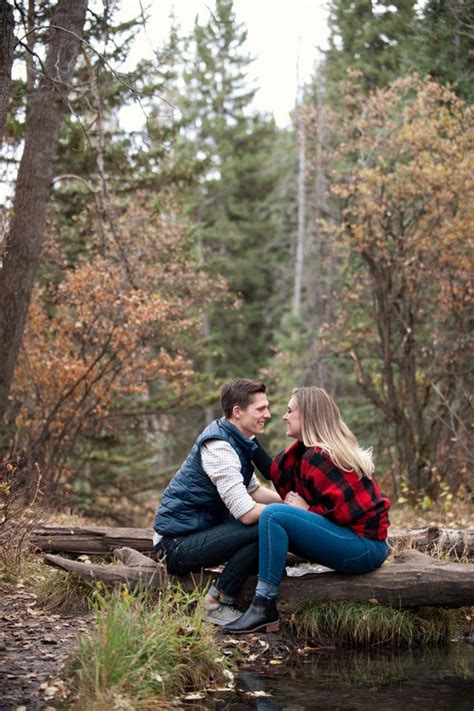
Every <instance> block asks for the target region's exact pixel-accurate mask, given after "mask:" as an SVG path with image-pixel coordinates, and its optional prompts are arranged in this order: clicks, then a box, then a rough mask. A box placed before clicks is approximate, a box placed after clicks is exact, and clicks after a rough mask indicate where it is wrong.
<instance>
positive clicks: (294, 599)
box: [44, 546, 474, 613]
mask: <svg viewBox="0 0 474 711" xmlns="http://www.w3.org/2000/svg"><path fill="white" fill-rule="evenodd" d="M114 555H115V558H116V559H118V560H119V561H120V562H121V563H122V564H121V565H104V564H97V563H91V562H83V561H78V560H71V559H68V558H64V557H62V556H59V555H53V554H51V553H48V554H46V555H45V556H44V560H45V562H46V563H47V564H48V565H51V566H53V567H55V568H59V569H61V570H64V571H67V572H69V573H73V574H74V575H76V576H78V577H79V578H81V579H82V580H86V581H89V582H91V583H94V582H97V581H99V580H100V581H102V582H104V583H105V584H106V585H107V586H115V585H120V584H121V585H125V584H126V585H128V586H129V587H130V588H142V589H143V588H148V589H152V590H162V589H165V588H166V587H168V586H169V585H170V584H173V583H176V582H178V581H179V583H180V585H181V586H182V587H183V588H184V589H185V590H193V589H195V588H196V586H198V587H202V586H203V585H205V584H207V583H208V582H209V581H210V580H211V579H212V578H213V577H215V575H216V571H215V570H203V571H202V572H201V573H199V574H195V575H187V576H183V577H180V578H174V577H173V576H169V575H168V574H167V572H166V569H165V566H164V565H163V564H162V563H156V562H155V561H153V560H152V559H151V558H149V557H147V556H146V555H143V553H140V552H139V551H137V550H135V549H133V548H130V547H127V546H125V547H122V548H118V549H116V550H115V551H114ZM255 584H256V579H255V578H250V579H249V580H248V581H247V583H246V585H245V587H244V590H243V591H242V594H241V597H240V599H239V602H241V603H242V605H245V604H247V603H248V602H249V600H250V599H251V597H252V595H253V592H254V590H255ZM328 600H331V601H343V600H346V601H354V602H371V603H373V604H379V603H381V604H388V605H392V606H395V607H398V608H401V607H414V608H416V607H424V606H431V607H465V606H470V605H474V564H470V563H451V562H446V561H441V560H437V559H435V558H431V557H430V556H428V555H426V554H425V553H422V552H421V551H418V550H414V549H407V550H405V551H403V552H402V553H400V554H399V555H397V556H395V558H394V559H393V560H391V561H387V562H386V563H384V565H383V566H382V567H381V568H379V569H378V570H375V571H374V572H372V573H367V574H365V575H345V574H342V573H336V572H334V571H331V570H329V569H328V568H324V567H323V566H314V565H313V566H304V567H290V568H287V576H286V577H285V578H284V579H283V581H282V583H281V587H280V594H279V598H278V604H279V608H280V610H281V611H282V612H286V613H291V612H296V611H297V610H298V609H300V608H301V607H302V605H303V604H304V603H307V602H323V601H328Z"/></svg>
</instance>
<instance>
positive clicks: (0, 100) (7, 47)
mask: <svg viewBox="0 0 474 711" xmlns="http://www.w3.org/2000/svg"><path fill="white" fill-rule="evenodd" d="M13 27H14V22H13V9H12V7H11V5H9V4H8V3H7V2H6V0H0V148H1V146H2V143H3V134H4V133H5V124H6V122H7V112H8V97H9V96H10V85H11V81H12V64H13V43H14V37H13Z"/></svg>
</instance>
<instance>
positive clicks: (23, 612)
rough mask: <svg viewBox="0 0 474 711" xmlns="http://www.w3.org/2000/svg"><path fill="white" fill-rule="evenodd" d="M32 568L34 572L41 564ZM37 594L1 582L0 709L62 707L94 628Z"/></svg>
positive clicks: (420, 522) (457, 513)
mask: <svg viewBox="0 0 474 711" xmlns="http://www.w3.org/2000/svg"><path fill="white" fill-rule="evenodd" d="M394 514H395V515H393V516H392V517H391V518H392V525H394V527H407V528H408V527H415V526H424V525H428V524H434V525H439V526H443V527H452V528H457V527H460V528H467V527H469V525H472V509H470V507H469V506H465V505H459V507H457V510H453V509H451V510H450V511H449V512H446V511H444V510H442V509H439V510H437V511H435V510H430V511H427V512H420V511H416V512H413V511H411V510H408V511H407V510H406V509H405V512H403V511H401V512H400V511H398V512H394ZM448 514H449V515H448ZM40 565H42V564H40ZM35 567H36V571H37V570H38V567H40V566H38V565H36V566H35ZM36 574H37V572H36ZM36 590H37V586H35V584H34V581H32V580H31V579H30V577H29V574H28V573H26V574H25V575H24V576H23V577H20V578H18V579H17V580H16V582H13V583H6V582H1V580H0V622H1V624H0V690H1V691H0V711H40V710H41V711H56V709H59V708H61V707H64V698H65V696H66V694H67V693H68V690H69V689H68V683H67V677H68V670H67V662H68V660H70V658H71V656H72V655H73V653H74V651H75V650H76V649H77V647H78V645H79V644H80V640H81V638H82V637H83V636H84V635H85V634H87V632H88V630H89V629H90V628H91V626H92V624H93V617H92V615H91V614H89V613H86V612H84V611H81V612H79V613H77V612H76V613H74V612H73V611H69V612H67V613H64V612H51V611H50V610H47V609H45V608H44V607H43V606H42V603H41V598H40V596H39V595H38V594H37V592H36ZM222 649H223V653H224V654H227V655H228V656H230V657H236V658H237V659H240V660H241V661H243V662H245V661H246V660H247V661H251V662H252V663H253V664H255V665H257V666H258V665H260V664H262V665H265V664H269V663H274V664H277V663H281V662H280V660H283V659H286V658H288V657H289V656H291V655H292V654H301V653H303V654H304V653H305V648H300V647H299V646H298V643H297V641H296V640H293V639H292V638H291V637H288V636H286V635H284V634H282V635H280V634H279V635H271V634H270V635H248V636H245V637H243V638H239V639H238V640H235V639H232V640H228V641H226V640H225V639H223V642H222Z"/></svg>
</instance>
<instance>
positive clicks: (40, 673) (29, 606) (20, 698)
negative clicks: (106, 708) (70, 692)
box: [0, 583, 91, 711]
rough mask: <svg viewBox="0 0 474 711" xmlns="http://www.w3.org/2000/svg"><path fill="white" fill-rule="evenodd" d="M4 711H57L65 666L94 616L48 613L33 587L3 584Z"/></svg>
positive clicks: (0, 664) (0, 682)
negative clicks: (38, 599)
mask: <svg viewBox="0 0 474 711" xmlns="http://www.w3.org/2000/svg"><path fill="white" fill-rule="evenodd" d="M0 623H1V624H0V711H38V710H39V709H42V710H46V709H48V710H49V711H53V709H56V708H57V706H56V704H57V703H59V701H60V700H61V698H62V697H63V694H64V688H65V684H64V681H62V675H63V674H64V671H65V668H64V665H65V662H66V660H67V658H68V657H69V656H70V654H71V653H72V651H73V650H74V648H75V647H76V646H77V645H78V644H79V641H80V639H81V636H82V635H83V634H84V633H85V632H86V631H87V630H88V629H89V626H90V624H91V617H90V616H89V615H87V614H84V613H82V614H81V616H73V615H64V614H61V615H59V614H51V613H49V612H47V611H45V610H42V609H41V608H40V607H39V605H38V603H37V599H36V595H35V594H34V593H33V592H32V591H31V590H29V589H27V587H26V586H25V585H24V584H22V583H19V584H17V585H12V586H6V585H1V586H0Z"/></svg>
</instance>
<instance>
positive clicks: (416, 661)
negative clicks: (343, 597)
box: [208, 641, 474, 711]
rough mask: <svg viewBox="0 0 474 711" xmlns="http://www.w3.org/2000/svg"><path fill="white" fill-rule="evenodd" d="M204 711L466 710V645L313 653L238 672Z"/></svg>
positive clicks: (472, 687) (473, 683) (473, 675)
mask: <svg viewBox="0 0 474 711" xmlns="http://www.w3.org/2000/svg"><path fill="white" fill-rule="evenodd" d="M208 708H209V709H212V711H227V710H229V711H246V710H248V709H255V710H256V711H306V710H308V711H309V710H311V711H318V710H319V709H321V711H322V710H323V709H324V710H325V711H326V710H327V709H330V710H331V711H366V710H367V708H371V709H380V710H381V711H382V709H383V711H448V710H449V711H474V645H473V644H472V643H471V644H469V643H466V642H462V641H459V642H453V643H451V645H449V646H448V647H436V648H424V649H415V650H404V651H398V652H393V651H391V652H382V651H378V652H377V651H375V652H374V651H353V650H347V649H337V650H335V649H334V648H331V649H326V650H324V649H317V650H314V651H313V652H312V653H310V654H308V655H305V656H304V657H302V658H301V659H296V660H294V661H292V662H285V663H283V664H281V665H280V664H276V665H274V666H272V665H267V666H266V667H265V669H264V670H262V669H258V670H257V669H252V668H248V667H247V668H243V669H241V671H240V673H239V676H238V677H237V684H236V691H235V692H233V693H232V694H224V693H221V694H220V695H219V697H218V698H215V699H214V700H213V702H212V703H210V705H209V706H208Z"/></svg>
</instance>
